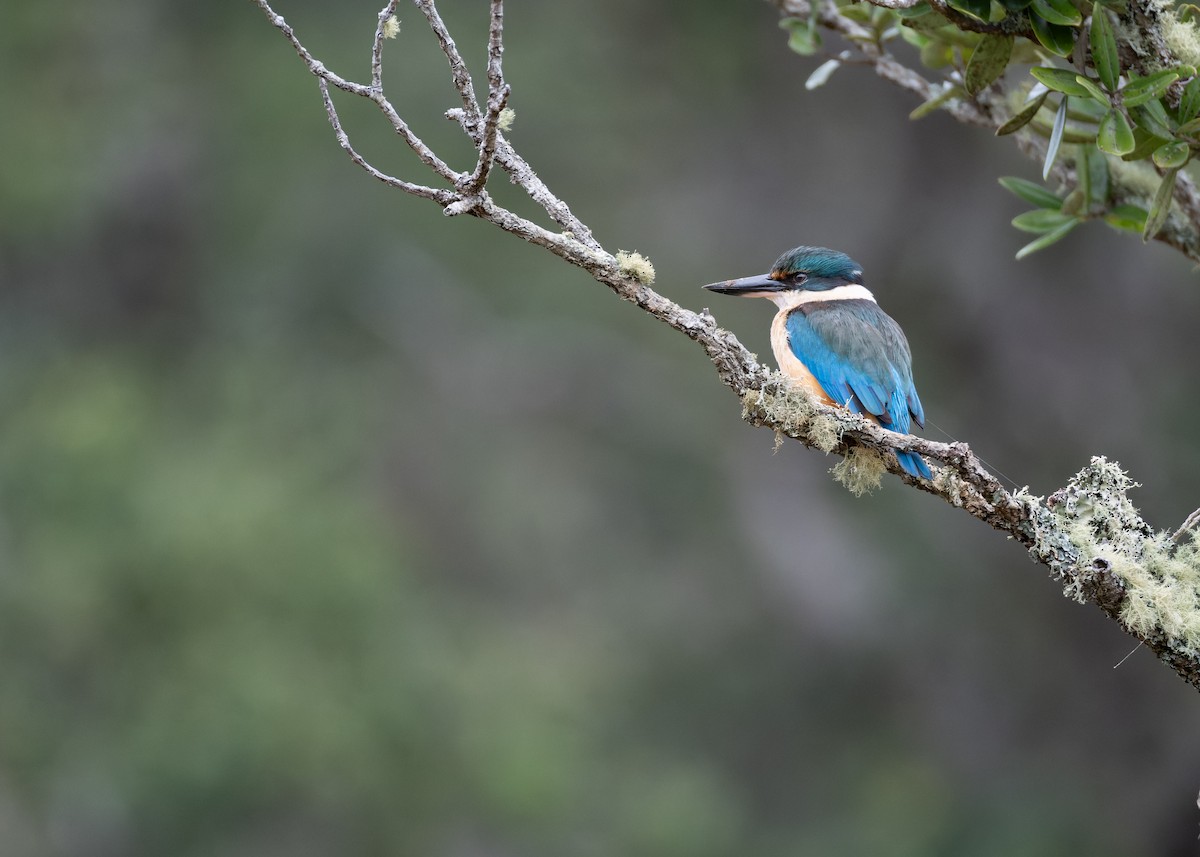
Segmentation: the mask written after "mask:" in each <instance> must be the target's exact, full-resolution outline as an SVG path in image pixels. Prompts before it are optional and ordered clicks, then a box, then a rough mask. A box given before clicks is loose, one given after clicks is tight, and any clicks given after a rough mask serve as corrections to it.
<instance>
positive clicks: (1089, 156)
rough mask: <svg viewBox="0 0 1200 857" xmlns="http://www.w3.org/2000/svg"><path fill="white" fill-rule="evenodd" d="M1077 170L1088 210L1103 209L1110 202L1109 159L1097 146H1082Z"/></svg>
mask: <svg viewBox="0 0 1200 857" xmlns="http://www.w3.org/2000/svg"><path fill="white" fill-rule="evenodd" d="M1076 168H1077V169H1076V172H1077V173H1078V175H1079V186H1080V187H1081V188H1082V189H1083V195H1084V199H1085V201H1086V205H1085V208H1086V210H1088V211H1092V210H1094V209H1098V208H1103V207H1104V204H1105V203H1106V202H1107V201H1108V158H1106V157H1105V156H1104V153H1103V152H1101V151H1099V150H1098V149H1097V148H1096V147H1095V146H1080V147H1079V157H1078V160H1077V161H1076Z"/></svg>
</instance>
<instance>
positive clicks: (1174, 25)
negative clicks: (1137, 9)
mask: <svg viewBox="0 0 1200 857" xmlns="http://www.w3.org/2000/svg"><path fill="white" fill-rule="evenodd" d="M1150 5H1151V6H1152V7H1154V10H1155V11H1156V12H1157V13H1158V27H1159V30H1160V31H1161V32H1162V37H1163V41H1164V42H1166V43H1167V47H1168V48H1170V49H1171V53H1173V54H1174V55H1175V57H1176V58H1177V59H1178V60H1179V61H1180V62H1182V63H1185V64H1187V65H1200V29H1197V27H1196V25H1195V24H1194V23H1192V22H1191V21H1184V20H1183V19H1182V18H1180V17H1179V13H1178V11H1176V8H1175V4H1174V3H1173V2H1171V0H1150Z"/></svg>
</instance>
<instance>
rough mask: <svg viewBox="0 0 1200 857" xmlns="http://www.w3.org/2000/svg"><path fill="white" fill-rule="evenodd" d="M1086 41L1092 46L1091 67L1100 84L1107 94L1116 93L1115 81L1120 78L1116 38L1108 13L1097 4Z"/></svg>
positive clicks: (1093, 8) (1094, 7)
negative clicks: (1093, 68) (1092, 66)
mask: <svg viewBox="0 0 1200 857" xmlns="http://www.w3.org/2000/svg"><path fill="white" fill-rule="evenodd" d="M1088 39H1089V41H1090V42H1091V45H1092V65H1094V66H1095V67H1096V74H1098V75H1100V82H1101V83H1103V84H1104V88H1105V89H1107V90H1108V91H1109V92H1116V90H1117V81H1118V80H1119V79H1120V77H1121V61H1120V57H1119V55H1118V54H1117V38H1116V36H1114V35H1113V28H1112V24H1110V23H1109V21H1108V13H1107V12H1105V11H1104V7H1103V6H1101V5H1100V4H1099V3H1096V4H1095V5H1094V6H1093V7H1092V28H1091V31H1090V32H1089V33H1088Z"/></svg>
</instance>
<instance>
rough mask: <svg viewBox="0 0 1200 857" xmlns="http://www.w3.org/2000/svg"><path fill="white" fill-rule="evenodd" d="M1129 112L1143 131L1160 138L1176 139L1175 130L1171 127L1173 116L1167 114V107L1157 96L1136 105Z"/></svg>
mask: <svg viewBox="0 0 1200 857" xmlns="http://www.w3.org/2000/svg"><path fill="white" fill-rule="evenodd" d="M1129 113H1130V115H1131V116H1132V117H1133V121H1134V122H1136V123H1137V126H1138V127H1139V128H1141V129H1142V130H1143V131H1145V132H1147V133H1149V134H1153V135H1154V136H1155V137H1158V138H1159V139H1160V140H1172V139H1174V137H1175V132H1174V130H1173V129H1172V127H1171V117H1170V116H1168V115H1167V111H1166V108H1164V107H1163V106H1162V102H1161V101H1159V100H1158V99H1157V98H1156V99H1154V100H1153V101H1147V102H1146V103H1145V104H1142V105H1140V106H1138V107H1134V108H1133V109H1132V110H1130V111H1129Z"/></svg>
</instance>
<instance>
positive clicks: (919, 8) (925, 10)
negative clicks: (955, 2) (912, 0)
mask: <svg viewBox="0 0 1200 857" xmlns="http://www.w3.org/2000/svg"><path fill="white" fill-rule="evenodd" d="M896 14H897V15H899V16H900V17H901V18H923V17H925V16H926V15H932V14H933V7H932V6H930V5H929V3H927V2H926V0H921V2H920V3H918V4H917V5H915V6H909V7H908V8H907V9H897V10H896Z"/></svg>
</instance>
